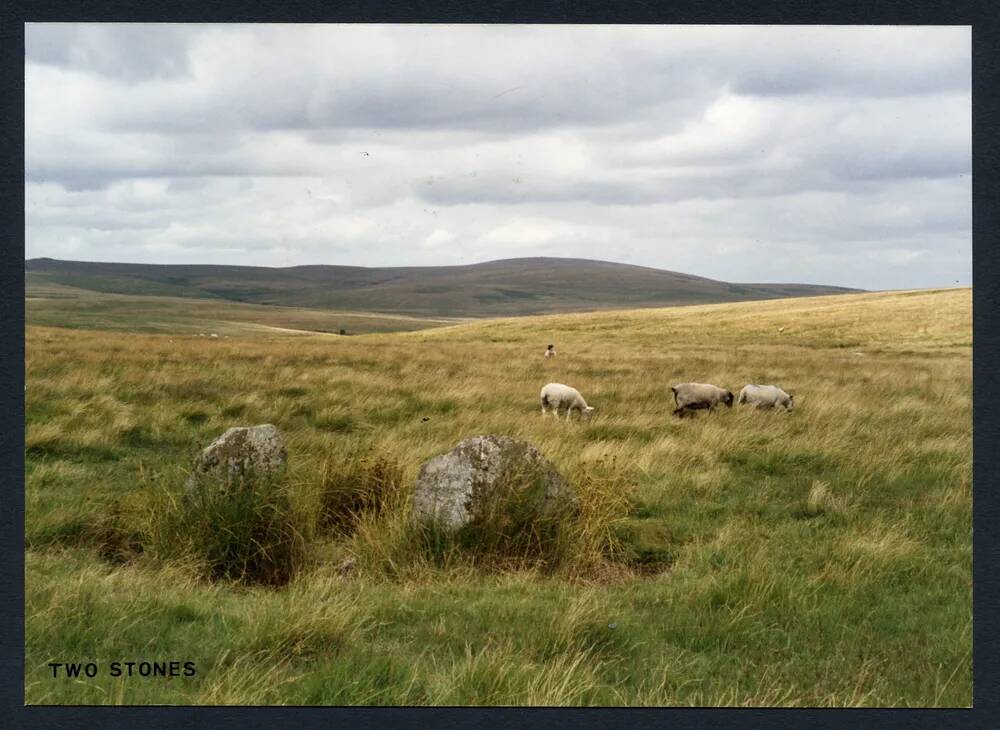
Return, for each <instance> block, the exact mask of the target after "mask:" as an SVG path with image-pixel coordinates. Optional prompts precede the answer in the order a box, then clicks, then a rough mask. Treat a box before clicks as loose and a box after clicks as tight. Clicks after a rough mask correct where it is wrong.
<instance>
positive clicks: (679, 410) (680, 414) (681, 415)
mask: <svg viewBox="0 0 1000 730" xmlns="http://www.w3.org/2000/svg"><path fill="white" fill-rule="evenodd" d="M674 415H675V416H677V417H678V418H684V406H681V407H679V408H675V409H674Z"/></svg>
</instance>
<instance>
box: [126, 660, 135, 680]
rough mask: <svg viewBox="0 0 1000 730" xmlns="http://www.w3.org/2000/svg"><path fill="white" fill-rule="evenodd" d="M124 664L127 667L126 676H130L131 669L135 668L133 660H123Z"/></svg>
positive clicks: (131, 673)
mask: <svg viewBox="0 0 1000 730" xmlns="http://www.w3.org/2000/svg"><path fill="white" fill-rule="evenodd" d="M125 666H126V667H128V676H130V677H131V676H132V675H133V672H132V670H133V669H135V662H125Z"/></svg>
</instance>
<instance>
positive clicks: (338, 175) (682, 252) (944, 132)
mask: <svg viewBox="0 0 1000 730" xmlns="http://www.w3.org/2000/svg"><path fill="white" fill-rule="evenodd" d="M970 39H971V35H970V31H969V29H968V28H967V27H952V28H927V27H924V28H915V27H913V28H905V27H790V26H784V27H779V26H772V27H750V26H745V27H725V26H454V25H452V26H448V25H437V26H428V25H411V26H401V25H395V26H378V25H278V26H274V25H271V26H268V25H211V26H209V25H202V26H200V25H172V24H171V25H97V24H83V25H71V24H29V25H28V26H27V27H26V56H27V57H26V65H25V123H26V132H25V145H26V147H25V153H26V171H25V178H26V179H25V194H26V195H25V205H26V219H25V222H26V239H25V255H26V257H28V258H32V257H36V256H50V257H53V258H64V259H77V260H88V261H129V262H149V263H223V264H237V263H238V264H254V265H266V266H290V265H298V264H321V263H322V264H353V265H363V266H385V265H431V264H458V263H474V262H477V261H485V260H491V259H499V258H511V257H520V256H571V257H582V258H595V259H604V260H611V261H621V262H625V263H633V264H640V265H644V266H653V267H657V268H664V269H671V270H674V271H682V272H686V273H691V274H697V275H701V276H708V277H712V278H717V279H724V280H728V281H743V282H751V281H753V282H778V281H783V282H803V283H817V284H820V283H822V284H838V285H843V286H857V287H863V288H877V289H883V288H893V289H897V288H911V287H928V286H941V285H946V286H950V285H954V284H955V283H956V282H957V283H960V284H963V285H968V284H971V278H972V205H971V165H972V159H971V91H970V79H971V55H970Z"/></svg>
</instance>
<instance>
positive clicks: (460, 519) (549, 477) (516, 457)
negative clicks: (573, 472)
mask: <svg viewBox="0 0 1000 730" xmlns="http://www.w3.org/2000/svg"><path fill="white" fill-rule="evenodd" d="M511 484H514V485H517V486H518V489H521V488H522V486H523V487H524V491H521V492H520V494H519V495H518V496H519V497H527V499H528V504H527V505H526V506H527V507H528V509H530V510H531V511H533V512H534V514H536V515H538V516H539V517H541V516H550V515H552V514H554V513H556V512H557V511H559V510H560V509H561V508H564V507H566V506H568V505H575V503H576V495H575V494H574V492H573V490H572V488H571V487H570V485H569V484H568V483H567V482H566V480H565V479H563V477H562V475H560V474H559V472H558V470H557V469H556V468H555V466H554V465H553V464H552V463H551V462H550V461H549V460H548V459H546V458H545V457H544V456H543V455H542V454H541V452H540V451H539V450H538V449H537V448H535V447H534V446H532V445H531V444H530V443H528V442H527V441H521V440H519V439H514V438H510V437H509V436H497V435H489V436H473V437H472V438H468V439H465V440H464V441H462V442H460V443H459V444H458V445H457V446H455V448H454V449H452V450H451V451H449V452H448V453H446V454H441V455H440V456H435V457H434V458H433V459H431V460H430V461H427V462H426V463H424V465H423V466H422V467H421V468H420V474H419V476H418V478H417V483H416V486H415V488H414V492H413V511H414V514H415V516H416V518H417V519H418V520H419V521H421V522H424V523H436V524H437V525H438V526H440V527H443V528H445V529H447V530H458V529H460V528H462V527H464V526H465V525H467V524H469V523H470V522H472V521H473V520H475V519H477V518H487V517H488V515H487V514H486V513H487V512H488V511H489V509H490V507H491V506H496V505H495V502H493V501H491V498H494V497H497V496H499V497H500V498H501V499H507V498H508V497H509V495H503V494H499V493H498V489H499V488H500V486H501V485H504V486H507V487H509V486H510V485H511ZM531 492H534V494H532V493H531ZM523 506H524V505H522V507H523Z"/></svg>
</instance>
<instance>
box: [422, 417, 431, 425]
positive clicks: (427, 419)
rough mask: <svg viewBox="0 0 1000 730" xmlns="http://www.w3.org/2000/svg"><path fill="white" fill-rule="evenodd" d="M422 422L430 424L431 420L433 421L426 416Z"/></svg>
mask: <svg viewBox="0 0 1000 730" xmlns="http://www.w3.org/2000/svg"><path fill="white" fill-rule="evenodd" d="M420 420H421V421H423V422H424V423H427V422H428V421H429V420H431V419H430V418H429V417H428V416H424V417H423V418H421V419H420Z"/></svg>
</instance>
